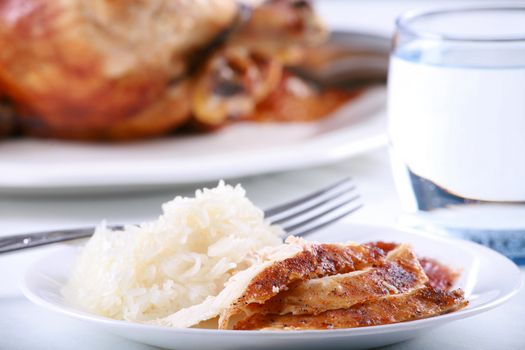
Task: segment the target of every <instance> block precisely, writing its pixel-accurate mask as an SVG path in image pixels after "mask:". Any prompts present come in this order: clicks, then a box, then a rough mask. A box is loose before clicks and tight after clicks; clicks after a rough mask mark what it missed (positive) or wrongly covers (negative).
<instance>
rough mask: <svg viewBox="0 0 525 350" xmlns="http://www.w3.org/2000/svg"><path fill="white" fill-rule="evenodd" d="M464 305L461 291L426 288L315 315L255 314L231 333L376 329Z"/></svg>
mask: <svg viewBox="0 0 525 350" xmlns="http://www.w3.org/2000/svg"><path fill="white" fill-rule="evenodd" d="M467 305H468V302H467V301H466V300H465V299H464V298H463V292H461V290H455V291H452V292H447V291H443V290H437V289H434V288H432V287H430V286H426V287H423V288H419V289H416V290H414V291H412V292H409V293H403V294H397V295H392V296H386V297H382V298H379V299H374V300H370V301H366V302H364V303H361V304H357V305H354V306H352V307H350V308H347V309H338V310H331V311H326V312H324V313H321V314H318V315H314V314H308V315H291V314H288V315H272V314H267V315H264V314H255V315H252V316H250V317H249V318H247V319H245V320H242V321H240V322H238V323H237V324H235V326H234V329H238V330H254V329H261V330H262V329H270V330H272V329H281V330H296V329H300V330H304V329H334V328H353V327H365V326H377V325H384V324H389V323H398V322H405V321H411V320H416V319H422V318H428V317H432V316H438V315H442V314H445V313H449V312H453V311H456V310H459V309H462V308H464V307H465V306H467Z"/></svg>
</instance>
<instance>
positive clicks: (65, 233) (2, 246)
mask: <svg viewBox="0 0 525 350" xmlns="http://www.w3.org/2000/svg"><path fill="white" fill-rule="evenodd" d="M94 230H95V228H94V227H85V228H75V229H68V230H56V231H46V232H38V233H28V234H22V235H12V236H5V237H0V254H2V253H8V252H13V251H15V250H21V249H27V248H33V247H38V246H41V245H46V244H52V243H58V242H65V241H70V240H73V239H78V238H85V237H90V236H91V235H93V232H94Z"/></svg>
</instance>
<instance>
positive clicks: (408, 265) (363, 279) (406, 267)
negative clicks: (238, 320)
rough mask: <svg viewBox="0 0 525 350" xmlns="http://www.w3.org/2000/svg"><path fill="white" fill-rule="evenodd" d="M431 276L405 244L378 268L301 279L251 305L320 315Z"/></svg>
mask: <svg viewBox="0 0 525 350" xmlns="http://www.w3.org/2000/svg"><path fill="white" fill-rule="evenodd" d="M427 280H428V278H427V276H426V275H425V272H424V271H423V269H422V268H421V266H420V265H419V262H418V260H417V257H416V255H415V254H414V253H413V251H412V250H411V249H410V247H409V246H407V245H402V246H400V247H398V248H396V250H394V251H392V253H391V254H389V255H388V256H387V259H386V261H385V262H384V263H383V264H382V265H380V266H378V267H375V268H367V269H364V270H360V271H355V272H351V273H347V274H337V275H335V276H327V277H323V278H317V279H311V280H307V281H301V282H299V283H296V284H294V285H292V286H290V287H289V289H288V290H287V291H284V292H281V293H279V294H277V295H276V296H274V297H272V298H271V299H269V300H268V301H267V302H265V303H264V304H250V305H249V306H248V309H249V311H250V313H259V314H269V313H271V314H280V315H283V314H287V313H291V314H314V315H315V314H319V313H321V312H325V311H327V310H334V309H341V308H348V307H350V306H352V305H354V304H357V303H361V302H364V301H366V300H370V299H374V298H379V297H383V296H386V295H391V294H398V293H406V292H409V291H411V290H412V289H415V288H420V287H422V286H423V285H424V284H425V283H426V282H427Z"/></svg>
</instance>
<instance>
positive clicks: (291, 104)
mask: <svg viewBox="0 0 525 350" xmlns="http://www.w3.org/2000/svg"><path fill="white" fill-rule="evenodd" d="M325 36H326V29H325V27H324V26H323V25H322V24H321V23H320V22H319V19H318V17H317V16H316V15H315V12H314V11H313V8H312V7H311V6H310V4H309V3H308V2H307V1H303V0H301V1H298V0H270V1H266V2H264V3H262V4H261V5H260V6H257V7H256V8H254V9H253V10H252V12H251V15H250V17H249V19H248V20H246V21H245V22H243V24H242V25H240V27H239V28H237V30H236V31H234V32H233V34H232V35H231V36H230V38H228V40H227V42H226V43H225V44H224V45H223V47H222V48H221V49H220V50H218V51H217V52H215V53H214V54H213V55H212V56H211V58H210V59H208V60H207V61H206V62H205V64H204V65H203V67H202V68H201V69H200V70H199V73H198V75H197V77H196V79H195V83H194V86H195V88H194V91H193V97H192V107H193V116H194V118H195V119H196V120H197V121H198V123H199V124H198V125H202V127H203V128H205V129H206V128H208V129H209V128H210V127H211V128H213V127H217V126H221V125H225V124H226V123H229V122H232V121H237V120H258V121H262V120H266V121H308V120H314V119H318V118H320V117H322V116H325V115H327V114H329V113H330V112H332V111H333V110H335V109H336V108H337V107H339V106H340V105H341V104H343V103H344V102H346V101H348V100H349V99H350V98H351V97H353V96H355V93H347V92H342V91H317V90H315V89H311V88H309V87H308V86H307V84H305V83H303V84H302V88H300V90H301V91H299V92H298V91H297V90H298V89H295V91H294V90H293V89H290V88H289V87H290V86H292V85H293V84H291V83H290V81H293V80H290V79H289V76H290V75H289V74H287V75H285V74H284V67H283V66H284V65H285V64H291V63H296V62H297V61H298V60H300V59H301V57H300V53H301V52H302V49H303V48H304V46H306V45H313V44H317V43H319V42H320V41H321V40H323V39H324V38H325ZM295 79H296V80H298V79H299V78H295ZM297 85H298V83H297V82H296V84H295V86H297Z"/></svg>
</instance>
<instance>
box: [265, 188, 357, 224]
mask: <svg viewBox="0 0 525 350" xmlns="http://www.w3.org/2000/svg"><path fill="white" fill-rule="evenodd" d="M355 189H356V187H355V186H353V185H352V186H350V187H348V188H345V189H343V190H342V191H338V192H336V193H334V194H333V195H330V196H328V197H326V198H325V199H323V200H321V201H318V202H315V201H313V200H312V202H313V204H311V205H309V206H307V207H305V208H301V210H298V211H296V212H292V213H290V214H288V215H287V216H284V217H282V218H280V219H278V220H273V221H271V223H272V224H282V223H284V222H289V221H290V220H291V219H294V218H296V217H298V216H301V215H304V214H306V213H308V212H311V211H313V210H314V209H317V208H320V207H321V206H322V205H324V204H326V203H329V202H331V201H333V200H334V199H337V198H341V197H342V196H343V195H345V194H347V193H349V192H352V191H354V190H355ZM308 203H309V202H306V203H305V204H308ZM297 207H301V205H298V206H297Z"/></svg>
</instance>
